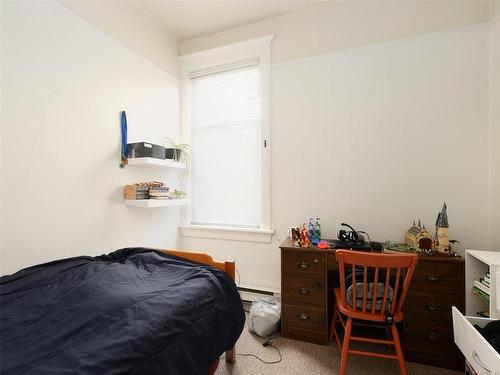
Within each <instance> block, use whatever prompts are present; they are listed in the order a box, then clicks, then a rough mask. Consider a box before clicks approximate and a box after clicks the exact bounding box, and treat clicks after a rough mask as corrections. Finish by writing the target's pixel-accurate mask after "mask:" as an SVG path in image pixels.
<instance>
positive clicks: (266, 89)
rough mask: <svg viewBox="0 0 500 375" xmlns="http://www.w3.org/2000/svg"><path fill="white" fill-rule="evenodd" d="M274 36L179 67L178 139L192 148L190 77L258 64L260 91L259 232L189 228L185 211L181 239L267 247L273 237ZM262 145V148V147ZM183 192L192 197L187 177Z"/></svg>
mask: <svg viewBox="0 0 500 375" xmlns="http://www.w3.org/2000/svg"><path fill="white" fill-rule="evenodd" d="M272 39H273V35H267V36H264V37H260V38H256V39H251V40H247V41H244V42H239V43H234V44H230V45H227V46H223V47H218V48H213V49H209V50H206V51H201V52H196V53H193V54H190V55H184V56H181V57H180V58H179V61H180V65H181V139H182V142H183V143H188V144H191V119H190V104H189V103H190V102H191V95H192V94H191V79H190V75H191V74H193V73H196V72H202V71H207V72H209V71H214V70H218V69H222V68H224V67H228V66H232V65H235V64H238V63H241V62H244V61H249V60H255V59H257V60H258V64H259V70H260V80H261V82H260V87H261V121H260V136H259V139H260V151H261V154H260V155H261V207H260V225H259V228H258V229H249V228H239V227H218V226H210V225H192V224H191V208H190V207H187V208H184V209H183V211H182V217H181V226H180V227H179V229H180V234H181V236H184V237H197V238H214V239H223V240H235V241H248V242H262V243H270V242H271V237H272V235H273V233H274V231H273V230H272V223H271V173H270V172H271V160H270V156H271V150H270V145H271V142H270V123H271V41H272ZM264 144H265V146H264ZM186 185H187V186H186V191H187V194H188V196H190V195H191V191H192V190H191V179H190V177H189V176H188V178H187V181H186Z"/></svg>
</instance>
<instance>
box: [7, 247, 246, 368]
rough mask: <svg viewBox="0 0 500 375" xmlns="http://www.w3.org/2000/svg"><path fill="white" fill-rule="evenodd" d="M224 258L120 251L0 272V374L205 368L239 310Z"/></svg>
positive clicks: (231, 332) (226, 343) (229, 349)
mask: <svg viewBox="0 0 500 375" xmlns="http://www.w3.org/2000/svg"><path fill="white" fill-rule="evenodd" d="M234 273H235V264H234V262H220V261H215V260H213V259H212V257H210V256H209V255H207V254H200V253H190V252H183V251H177V250H158V249H147V248H126V249H120V250H117V251H114V252H112V253H110V254H107V255H102V256H98V257H89V256H81V257H74V258H68V259H62V260H57V261H53V262H49V263H45V264H41V265H37V266H33V267H29V268H25V269H23V270H21V271H19V272H17V273H15V274H13V275H7V276H3V277H1V278H0V303H1V309H0V372H1V373H2V374H4V375H10V374H55V373H57V374H70V373H71V374H170V375H176V374H179V375H181V374H189V375H197V374H200V375H201V374H203V375H206V374H207V373H213V372H214V371H215V369H216V367H217V364H218V360H219V358H220V357H221V355H222V354H223V353H224V352H226V361H228V362H233V361H234V359H235V351H234V345H235V343H236V341H237V339H238V337H239V335H240V334H241V332H242V330H243V326H244V322H245V315H244V310H243V306H242V303H241V299H240V297H239V294H238V290H237V288H236V285H235V284H234Z"/></svg>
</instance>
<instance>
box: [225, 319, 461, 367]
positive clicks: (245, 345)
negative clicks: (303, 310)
mask: <svg viewBox="0 0 500 375" xmlns="http://www.w3.org/2000/svg"><path fill="white" fill-rule="evenodd" d="M247 321H248V319H247ZM263 341H264V340H263V339H262V338H260V337H258V336H255V335H253V334H251V333H249V332H248V329H247V327H245V329H244V331H243V333H242V334H241V337H240V339H239V340H238V344H237V346H236V350H237V353H251V354H255V355H257V356H259V357H260V358H262V359H263V360H265V361H275V360H277V359H279V355H278V353H277V351H276V350H275V349H274V348H272V347H263V346H262V344H261V343H262V342H263ZM273 343H274V344H275V345H276V346H277V347H278V348H279V349H280V351H281V354H282V356H283V360H282V361H281V362H280V363H277V364H273V365H269V364H264V363H262V362H261V361H259V360H258V359H256V358H254V357H247V356H241V355H238V356H237V357H236V363H235V364H232V365H231V364H227V363H225V361H224V358H222V359H221V361H220V365H219V368H218V370H217V372H216V373H215V374H216V375H263V374H270V375H281V374H283V375H327V374H328V375H332V374H338V367H339V362H340V357H339V351H338V347H337V345H335V346H333V345H330V346H322V345H315V344H309V343H305V342H301V341H296V340H288V339H283V338H281V337H278V338H276V339H274V340H273ZM347 373H348V374H370V375H390V374H394V375H398V374H399V367H398V365H397V363H396V361H393V360H384V359H378V358H370V357H360V356H351V357H349V361H348V365H347ZM408 374H409V375H460V374H463V373H460V372H456V371H450V370H445V369H440V368H436V367H429V366H424V365H420V364H416V363H410V362H408Z"/></svg>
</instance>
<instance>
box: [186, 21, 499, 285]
mask: <svg viewBox="0 0 500 375" xmlns="http://www.w3.org/2000/svg"><path fill="white" fill-rule="evenodd" d="M488 43H489V39H488V27H487V26H486V25H481V26H475V27H472V28H468V29H462V30H456V31H451V32H447V33H440V34H433V35H428V36H422V37H417V38H414V39H406V40H401V41H398V42H394V43H388V44H383V45H375V46H371V47H364V48H359V49H354V50H350V51H345V52H341V53H337V54H327V55H322V56H316V57H311V58H308V59H303V60H296V61H291V62H288V63H284V64H275V65H274V67H273V71H272V123H271V150H272V158H271V163H272V166H271V179H272V214H273V229H275V231H276V234H275V235H274V236H273V242H272V244H269V245H263V244H253V243H243V242H236V241H217V240H207V239H194V238H183V239H182V242H181V243H182V247H183V248H187V249H194V248H196V249H198V248H203V249H206V250H207V251H210V252H211V253H213V254H214V255H216V256H219V257H230V258H234V259H235V260H236V264H237V267H238V269H239V273H240V275H241V284H242V285H250V286H254V287H259V288H264V289H265V288H268V289H279V288H280V285H279V283H280V266H279V264H280V255H279V249H278V245H279V243H280V242H281V241H282V240H283V238H285V237H286V231H287V227H288V226H291V225H297V224H300V223H302V222H303V221H304V220H306V219H307V218H308V217H311V216H319V217H321V220H322V225H323V226H322V228H323V231H324V234H325V235H326V236H327V237H335V235H336V231H337V230H338V228H339V224H340V223H341V222H342V221H345V222H347V223H350V224H352V225H353V226H354V227H355V228H358V229H360V230H366V231H367V232H369V233H370V235H371V237H372V239H375V240H379V241H385V240H392V241H402V240H403V236H404V232H405V230H406V229H407V228H408V226H409V225H410V224H411V222H412V221H413V220H414V219H418V218H420V219H422V220H423V222H424V223H425V224H426V225H427V227H428V228H429V229H432V228H433V224H434V222H435V219H436V215H437V213H438V211H439V210H440V208H441V206H442V204H443V201H446V202H447V204H448V207H449V211H448V213H449V219H450V225H451V228H450V233H451V237H452V238H456V239H459V240H460V241H462V248H480V249H488V248H489V246H490V227H489V203H490V202H489V197H488V189H489V186H488V176H489V163H488V160H489V159H488V158H489V138H488V135H489V114H488V113H489V107H488V101H489V96H488V87H489V85H488V81H489V73H488Z"/></svg>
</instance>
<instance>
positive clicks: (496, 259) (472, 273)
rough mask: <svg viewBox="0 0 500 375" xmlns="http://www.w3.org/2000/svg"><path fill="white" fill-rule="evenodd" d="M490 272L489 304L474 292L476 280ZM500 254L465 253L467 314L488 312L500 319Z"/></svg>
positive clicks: (467, 251) (495, 252) (490, 252)
mask: <svg viewBox="0 0 500 375" xmlns="http://www.w3.org/2000/svg"><path fill="white" fill-rule="evenodd" d="M488 271H490V298H489V304H488V303H486V302H485V301H484V299H482V298H481V297H480V296H479V295H477V294H476V293H475V292H474V290H473V285H474V281H475V280H479V279H480V278H481V277H484V275H485V274H486V272H488ZM499 283H500V252H497V251H481V250H466V251H465V313H466V315H468V316H477V314H478V313H479V312H483V311H488V312H489V317H490V318H492V319H500V291H499V289H500V285H499Z"/></svg>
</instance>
